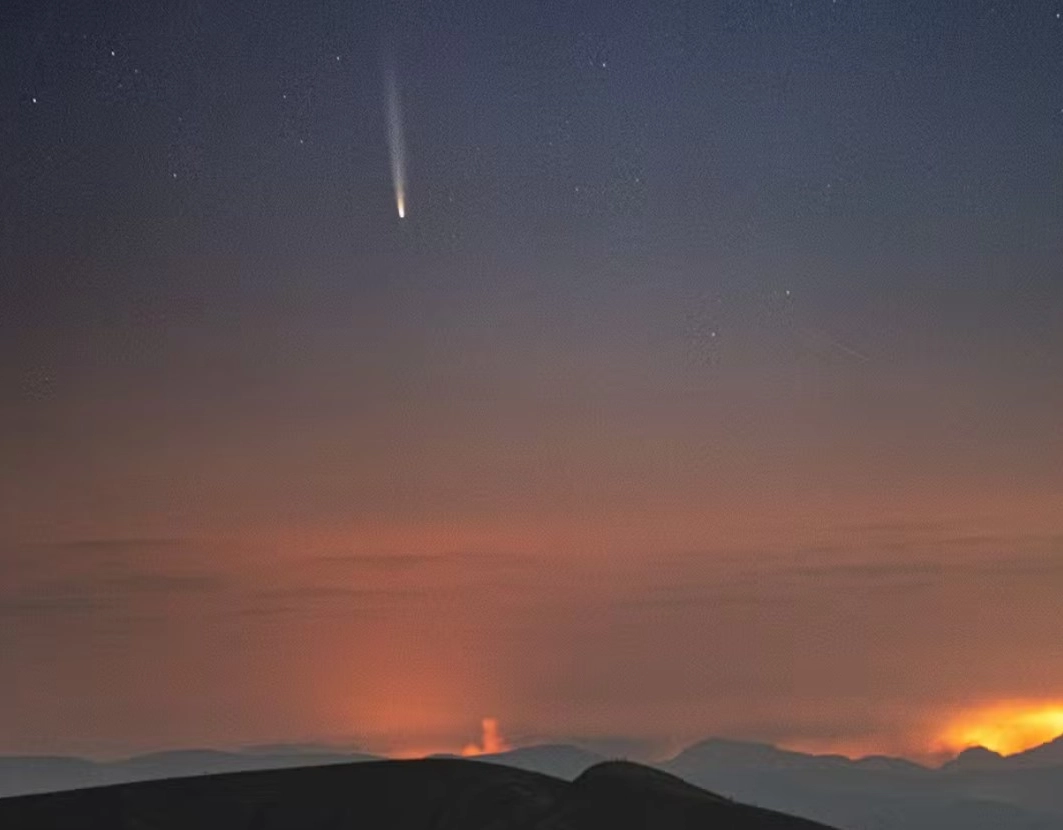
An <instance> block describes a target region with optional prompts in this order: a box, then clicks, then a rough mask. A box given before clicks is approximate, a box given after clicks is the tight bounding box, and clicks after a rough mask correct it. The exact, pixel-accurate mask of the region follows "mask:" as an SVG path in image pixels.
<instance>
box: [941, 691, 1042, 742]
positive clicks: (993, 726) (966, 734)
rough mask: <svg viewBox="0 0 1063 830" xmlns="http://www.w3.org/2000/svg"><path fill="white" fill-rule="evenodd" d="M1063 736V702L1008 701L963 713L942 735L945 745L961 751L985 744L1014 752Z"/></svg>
mask: <svg viewBox="0 0 1063 830" xmlns="http://www.w3.org/2000/svg"><path fill="white" fill-rule="evenodd" d="M1061 735H1063V702H1048V703H1046V702H1032V703H1031V702H1022V701H1008V702H1002V703H994V704H991V705H988V706H984V707H981V708H978V709H972V710H969V711H967V712H964V713H962V714H961V715H959V716H958V717H957V718H956V719H955V720H954V721H953V722H952V723H950V724H949V725H948V727H947V728H946V729H945V731H944V732H943V733H942V734H941V736H940V739H939V743H940V745H941V747H942V748H944V749H948V750H949V751H952V752H958V751H961V750H964V749H968V748H970V747H973V746H984V747H985V748H986V749H991V750H993V751H994V752H999V753H1000V754H1001V755H1013V754H1015V753H1016V752H1022V751H1024V750H1027V749H1032V748H1033V747H1035V746H1040V745H1041V744H1044V743H1048V742H1049V741H1051V740H1054V739H1055V738H1058V737H1060V736H1061Z"/></svg>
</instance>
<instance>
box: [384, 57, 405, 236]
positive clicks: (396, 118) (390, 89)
mask: <svg viewBox="0 0 1063 830" xmlns="http://www.w3.org/2000/svg"><path fill="white" fill-rule="evenodd" d="M384 83H385V90H384V92H385V96H386V98H387V115H388V151H389V152H390V154H391V183H392V185H393V187H394V188H395V209H396V210H397V211H398V212H399V219H405V218H406V142H405V140H404V139H403V137H402V107H401V103H400V101H399V85H398V81H397V80H396V78H395V72H394V70H392V69H390V68H388V69H387V70H386V72H385V78H384Z"/></svg>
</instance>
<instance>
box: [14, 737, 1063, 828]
mask: <svg viewBox="0 0 1063 830" xmlns="http://www.w3.org/2000/svg"><path fill="white" fill-rule="evenodd" d="M374 760H378V759H376V758H375V757H374V756H371V755H364V754H353V753H348V752H343V751H338V750H336V749H333V748H329V747H324V746H317V745H313V744H309V745H306V744H304V745H274V746H263V747H253V748H249V749H247V750H244V751H240V752H217V751H211V750H193V751H178V752H161V753H154V754H151V755H143V756H139V757H135V758H130V759H127V760H123V761H116V762H108V763H103V762H92V761H86V760H84V759H79V758H42V757H33V758H26V757H22V758H0V796H3V795H15V794H20V793H32V792H48V791H54V790H64V789H74V788H81V787H91V786H99V785H105V784H116V783H121V782H130V781H144V780H149V779H161V778H178V777H184V776H192V775H204V774H213V773H223V772H235V771H238V770H266V769H277V768H284V767H307V766H323V765H333V764H350V763H351V762H356V761H357V762H370V761H374ZM435 760H439V761H446V762H448V763H458V764H464V765H470V761H469V760H460V761H459V760H457V759H456V758H454V756H437V757H436V759H435ZM471 760H472V761H473V762H475V763H472V764H471V765H472V766H477V765H491V766H497V765H503V766H505V767H507V768H510V769H514V770H519V771H524V772H529V773H538V774H541V775H546V776H550V777H553V778H558V779H562V780H565V781H573V780H576V779H578V778H579V776H581V775H582V774H583V773H584V772H586V771H587V770H589V769H592V768H595V767H597V766H598V765H600V764H602V763H603V762H605V761H607V760H609V759H606V758H605V757H603V756H602V755H599V754H597V753H594V752H591V751H589V750H587V749H583V748H580V747H576V746H571V745H565V744H559V745H543V746H532V747H524V748H520V749H514V750H510V751H507V752H503V753H499V754H495V755H482V756H478V757H476V758H474V759H471ZM653 766H654V767H655V768H656V769H658V770H660V771H663V772H666V773H669V774H671V775H674V776H676V777H677V778H679V779H682V780H683V781H686V782H688V783H690V784H693V785H695V786H697V787H701V788H704V789H706V790H710V791H712V792H717V793H720V794H721V795H723V796H725V797H730V798H734V799H736V800H738V801H741V802H746V803H749V804H754V805H758V806H760V807H764V808H768V809H771V810H776V811H780V812H783V813H789V814H793V815H798V816H803V817H806V818H809V819H812V820H815V821H819V822H823V823H824V824H827V825H831V826H834V827H838V828H842V830H1060V829H1061V828H1063V737H1061V738H1059V739H1057V740H1055V741H1052V742H1050V743H1047V744H1045V745H1043V746H1040V747H1037V748H1035V749H1031V750H1029V751H1027V752H1023V753H1020V754H1018V755H1011V756H1008V757H1003V756H1000V755H998V754H996V753H994V752H990V751H989V750H986V749H980V748H979V749H970V750H967V751H965V752H963V753H961V754H960V755H959V756H957V757H956V758H955V759H953V760H952V761H950V762H948V763H947V764H945V765H944V766H943V767H941V768H940V769H931V768H928V767H924V766H920V765H919V764H915V763H912V762H910V761H906V760H903V759H897V758H888V757H871V758H864V759H860V760H850V759H848V758H845V757H843V756H840V755H808V754H805V753H801V752H791V751H787V750H782V749H778V748H776V747H773V746H770V745H768V744H759V743H750V742H743V741H732V740H723V739H712V740H707V741H703V742H701V743H698V744H695V745H693V746H691V747H688V748H687V749H685V750H683V751H682V752H681V753H679V754H678V755H677V756H675V757H674V758H671V759H669V760H666V761H662V762H659V763H657V764H654V765H653ZM0 826H3V825H0Z"/></svg>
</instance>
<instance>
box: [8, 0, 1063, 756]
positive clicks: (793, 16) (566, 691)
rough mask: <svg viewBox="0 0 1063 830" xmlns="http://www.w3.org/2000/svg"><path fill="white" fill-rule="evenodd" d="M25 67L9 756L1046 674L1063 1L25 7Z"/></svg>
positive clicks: (882, 723)
mask: <svg viewBox="0 0 1063 830" xmlns="http://www.w3.org/2000/svg"><path fill="white" fill-rule="evenodd" d="M0 54H2V55H3V60H2V61H0V677H2V678H3V682H0V712H2V713H4V714H3V715H2V716H0V753H15V752H70V753H75V752H81V753H87V754H102V755H106V754H108V753H120V752H129V751H135V750H140V749H154V748H160V747H173V746H206V745H211V746H230V745H235V744H239V743H251V742H265V741H274V740H282V739H284V740H287V739H320V740H346V741H350V742H352V743H357V744H359V745H360V746H364V747H366V748H367V749H370V750H373V751H380V752H395V753H410V752H417V751H434V750H439V749H450V750H453V749H456V748H460V747H461V746H462V745H463V744H464V743H467V742H468V741H469V740H472V739H476V738H477V736H478V735H479V729H480V721H481V718H483V717H494V718H497V719H498V723H499V728H500V730H501V733H502V735H503V736H504V737H505V738H506V740H508V741H509V742H511V743H513V744H520V743H530V742H534V741H540V740H582V741H584V742H585V743H588V745H590V744H593V745H594V746H610V747H613V748H616V747H623V748H625V749H624V751H625V752H626V751H628V750H630V751H631V752H632V753H633V754H638V753H643V754H645V755H652V754H654V753H660V752H664V751H666V750H668V749H669V748H674V747H677V746H679V745H682V744H683V743H684V742H689V741H693V740H696V739H700V738H704V737H707V736H709V735H725V736H731V737H739V738H750V739H758V740H767V741H775V742H780V743H782V744H783V745H786V746H791V747H795V748H800V749H808V750H824V751H825V750H839V751H843V752H849V753H852V754H860V753H866V752H896V753H904V754H906V755H908V756H910V757H929V756H931V755H933V754H934V753H935V752H938V751H940V750H943V749H956V748H958V747H957V746H956V741H955V740H953V739H950V738H949V737H948V735H949V734H952V733H950V732H949V730H950V729H952V728H953V727H954V726H955V724H956V723H957V722H958V720H957V719H961V720H962V719H963V718H970V717H974V716H973V715H971V714H970V712H972V711H977V710H979V709H980V707H993V706H998V705H1014V706H1018V707H1023V706H1028V707H1034V708H1037V707H1042V708H1043V707H1051V706H1053V705H1058V706H1060V707H1063V645H1061V644H1063V613H1061V610H1060V609H1061V607H1063V604H1061V603H1063V600H1061V597H1063V2H1061V1H1060V0H1056V2H1049V0H1021V2H1020V0H1013V2H1007V0H996V1H995V2H988V1H986V0H965V1H964V2H954V1H953V2H944V0H941V2H938V1H937V0H918V1H916V0H889V2H886V0H762V2H737V0H731V1H730V2H728V0H716V1H715V2H708V0H653V2H646V3H615V2H575V0H565V1H562V0H541V1H540V2H502V1H501V0H467V1H466V2H455V1H454V0H432V1H431V2H429V0H424V2H418V1H417V0H406V1H405V2H382V1H378V0H370V1H369V2H351V0H346V1H345V2H342V3H341V2H289V3H280V2H256V3H243V2H235V1H234V0H210V2H192V1H191V0H182V2H159V1H158V0H150V1H146V2H136V3H132V2H128V3H99V2H96V3H88V2H72V1H70V0H53V2H14V1H13V0H6V2H4V3H3V5H2V8H0ZM389 78H391V82H389ZM392 82H393V83H392ZM389 90H390V92H389ZM389 106H390V109H391V110H392V111H393V112H394V113H397V114H398V115H399V116H400V117H401V121H402V130H401V133H402V135H401V138H402V139H403V142H402V143H403V144H404V149H405V174H406V182H405V218H404V219H400V218H399V216H398V215H397V208H396V195H395V190H394V182H393V175H392V171H393V163H392V155H391V154H390V152H389V140H391V141H392V142H393V144H394V142H395V141H396V140H397V133H398V131H396V130H395V129H393V128H392V127H393V126H394V125H391V124H389ZM950 741H952V742H951V743H950ZM960 743H962V741H960Z"/></svg>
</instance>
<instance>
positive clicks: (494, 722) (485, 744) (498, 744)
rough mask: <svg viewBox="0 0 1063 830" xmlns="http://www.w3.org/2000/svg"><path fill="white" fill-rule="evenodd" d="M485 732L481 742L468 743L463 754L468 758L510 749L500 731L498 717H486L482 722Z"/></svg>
mask: <svg viewBox="0 0 1063 830" xmlns="http://www.w3.org/2000/svg"><path fill="white" fill-rule="evenodd" d="M481 727H482V730H483V734H482V737H481V742H480V744H466V745H465V748H464V749H462V750H461V754H462V755H464V756H465V757H467V758H470V757H473V756H475V755H495V754H496V753H499V752H505V751H506V750H507V749H509V744H507V743H506V741H505V739H504V738H503V737H502V735H501V733H500V732H499V731H498V719H497V718H484V719H483V721H482V722H481Z"/></svg>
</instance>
